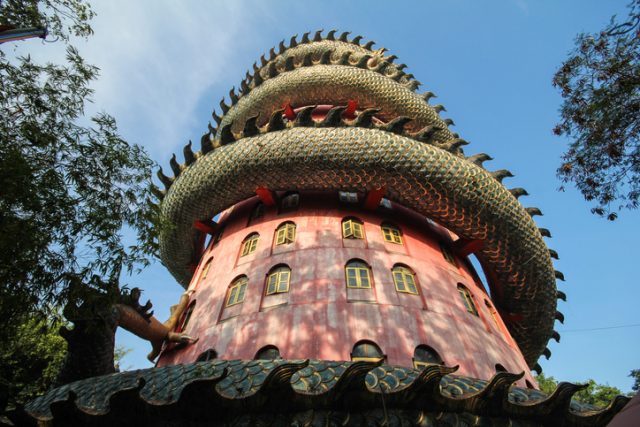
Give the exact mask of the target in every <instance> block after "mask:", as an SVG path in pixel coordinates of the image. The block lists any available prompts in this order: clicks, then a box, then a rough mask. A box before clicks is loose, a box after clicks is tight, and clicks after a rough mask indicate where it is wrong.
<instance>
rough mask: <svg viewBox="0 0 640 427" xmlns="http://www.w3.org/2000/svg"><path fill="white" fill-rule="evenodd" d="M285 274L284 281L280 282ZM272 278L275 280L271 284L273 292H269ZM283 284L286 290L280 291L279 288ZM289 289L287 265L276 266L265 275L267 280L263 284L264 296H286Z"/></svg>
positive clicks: (289, 277) (289, 280)
mask: <svg viewBox="0 0 640 427" xmlns="http://www.w3.org/2000/svg"><path fill="white" fill-rule="evenodd" d="M285 273H286V281H285V280H282V277H283V276H284V275H285ZM272 278H273V279H275V280H274V283H273V284H274V289H273V291H271V289H270V288H271V279H272ZM283 283H284V284H285V285H286V288H285V289H284V290H283V289H281V287H280V286H281V285H282V284H283ZM290 287H291V268H289V266H288V265H281V266H277V267H274V268H272V269H271V270H270V271H269V273H268V274H267V280H266V282H265V287H264V294H265V296H270V295H277V294H286V293H288V292H289V289H290Z"/></svg>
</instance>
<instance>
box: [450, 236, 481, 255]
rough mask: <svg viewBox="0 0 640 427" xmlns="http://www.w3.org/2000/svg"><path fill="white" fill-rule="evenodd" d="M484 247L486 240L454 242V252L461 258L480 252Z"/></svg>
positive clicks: (459, 240)
mask: <svg viewBox="0 0 640 427" xmlns="http://www.w3.org/2000/svg"><path fill="white" fill-rule="evenodd" d="M483 246H484V240H480V239H458V240H456V241H455V242H453V251H454V252H455V253H456V254H457V255H458V256H461V257H465V256H467V255H470V254H472V253H475V252H478V251H479V250H480V249H482V247H483Z"/></svg>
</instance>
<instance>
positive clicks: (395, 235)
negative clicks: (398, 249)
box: [381, 222, 402, 245]
mask: <svg viewBox="0 0 640 427" xmlns="http://www.w3.org/2000/svg"><path fill="white" fill-rule="evenodd" d="M381 229H382V237H383V238H384V241H385V242H389V243H395V244H396V245H401V244H402V231H400V229H399V228H398V227H396V226H395V225H393V224H391V223H388V222H383V223H382V226H381Z"/></svg>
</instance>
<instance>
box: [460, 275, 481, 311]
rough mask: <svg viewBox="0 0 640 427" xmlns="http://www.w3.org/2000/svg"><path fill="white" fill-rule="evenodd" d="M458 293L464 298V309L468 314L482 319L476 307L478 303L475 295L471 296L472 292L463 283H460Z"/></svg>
mask: <svg viewBox="0 0 640 427" xmlns="http://www.w3.org/2000/svg"><path fill="white" fill-rule="evenodd" d="M458 293H459V294H460V297H461V298H462V304H463V305H464V308H465V309H466V311H467V313H470V314H473V315H474V316H476V317H480V314H479V313H478V307H477V306H476V303H475V300H474V298H473V294H471V291H470V290H469V289H468V288H467V287H466V286H464V285H463V284H462V283H458Z"/></svg>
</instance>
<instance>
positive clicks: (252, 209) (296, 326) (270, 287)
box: [159, 191, 534, 386]
mask: <svg viewBox="0 0 640 427" xmlns="http://www.w3.org/2000/svg"><path fill="white" fill-rule="evenodd" d="M277 199H278V203H275V200H274V203H271V205H267V204H265V203H264V202H263V201H261V200H260V198H259V197H253V198H251V199H247V200H245V201H243V202H241V203H238V204H236V205H234V206H233V207H232V208H230V209H227V210H226V211H224V212H223V213H222V214H221V215H220V217H219V219H218V225H217V229H216V231H213V237H212V238H211V239H210V241H209V243H208V245H207V246H206V249H205V250H204V252H203V253H202V257H201V260H200V263H199V265H198V268H197V270H196V272H195V274H194V275H193V278H192V280H191V283H190V284H189V289H191V290H194V291H195V292H194V294H193V296H192V301H191V307H190V309H189V310H188V311H187V315H186V316H185V318H184V319H183V322H182V325H181V329H182V330H184V331H185V332H187V333H188V334H189V335H191V336H196V337H198V338H199V341H198V342H197V343H196V344H194V345H191V346H188V347H180V346H178V347H174V348H170V349H167V350H165V352H164V353H163V355H162V357H161V358H160V362H159V364H160V365H166V364H175V363H189V362H194V361H196V360H198V358H200V359H203V358H211V357H212V355H215V356H216V357H219V358H224V359H253V358H262V357H267V356H264V355H265V354H267V355H268V357H282V358H286V359H306V358H312V359H321V360H358V359H359V358H362V357H365V358H366V357H367V356H368V357H371V358H376V357H382V358H384V360H385V362H386V363H389V364H391V365H397V366H406V367H420V366H424V364H425V363H432V362H438V363H442V362H444V363H446V364H448V365H460V372H461V373H462V374H465V375H469V376H472V377H477V378H489V377H491V376H492V375H493V374H495V372H496V369H497V370H507V371H510V372H521V371H525V372H526V375H525V377H524V378H523V379H522V380H521V383H522V385H523V386H524V385H526V384H529V385H530V384H533V383H534V380H533V378H532V377H531V374H530V373H529V370H528V367H527V365H526V362H525V361H524V359H523V357H522V355H521V354H520V352H519V350H518V347H517V344H516V343H515V341H514V340H513V338H512V337H511V335H510V334H509V332H508V330H507V328H506V326H505V324H504V322H503V321H502V319H501V318H500V315H499V314H498V313H497V311H496V309H495V308H494V306H493V304H492V302H491V298H490V296H489V295H488V294H487V291H486V289H485V288H484V286H483V284H482V282H481V280H480V279H479V277H478V274H477V273H476V271H475V270H474V268H473V266H472V265H471V263H470V261H469V259H468V258H467V256H466V251H467V250H468V248H465V247H464V246H461V245H459V244H456V243H455V242H456V241H457V240H458V236H456V235H454V234H453V233H451V232H450V231H448V230H447V229H446V228H444V227H442V226H439V225H437V224H436V223H434V222H433V221H430V220H428V219H427V218H425V217H423V216H421V215H418V214H416V213H415V212H412V211H411V210H409V209H406V208H404V207H402V206H401V205H399V204H396V203H392V202H390V201H389V200H387V199H383V200H381V201H380V203H379V204H378V205H377V206H374V207H373V208H372V209H369V208H367V207H366V203H365V202H366V201H367V200H366V195H365V194H362V193H361V194H358V193H355V192H353V193H350V192H338V191H335V192H303V193H297V192H289V193H282V194H280V195H279V197H277ZM267 350H270V351H267ZM362 351H364V353H367V354H365V355H362V354H360V353H361V352H362Z"/></svg>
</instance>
